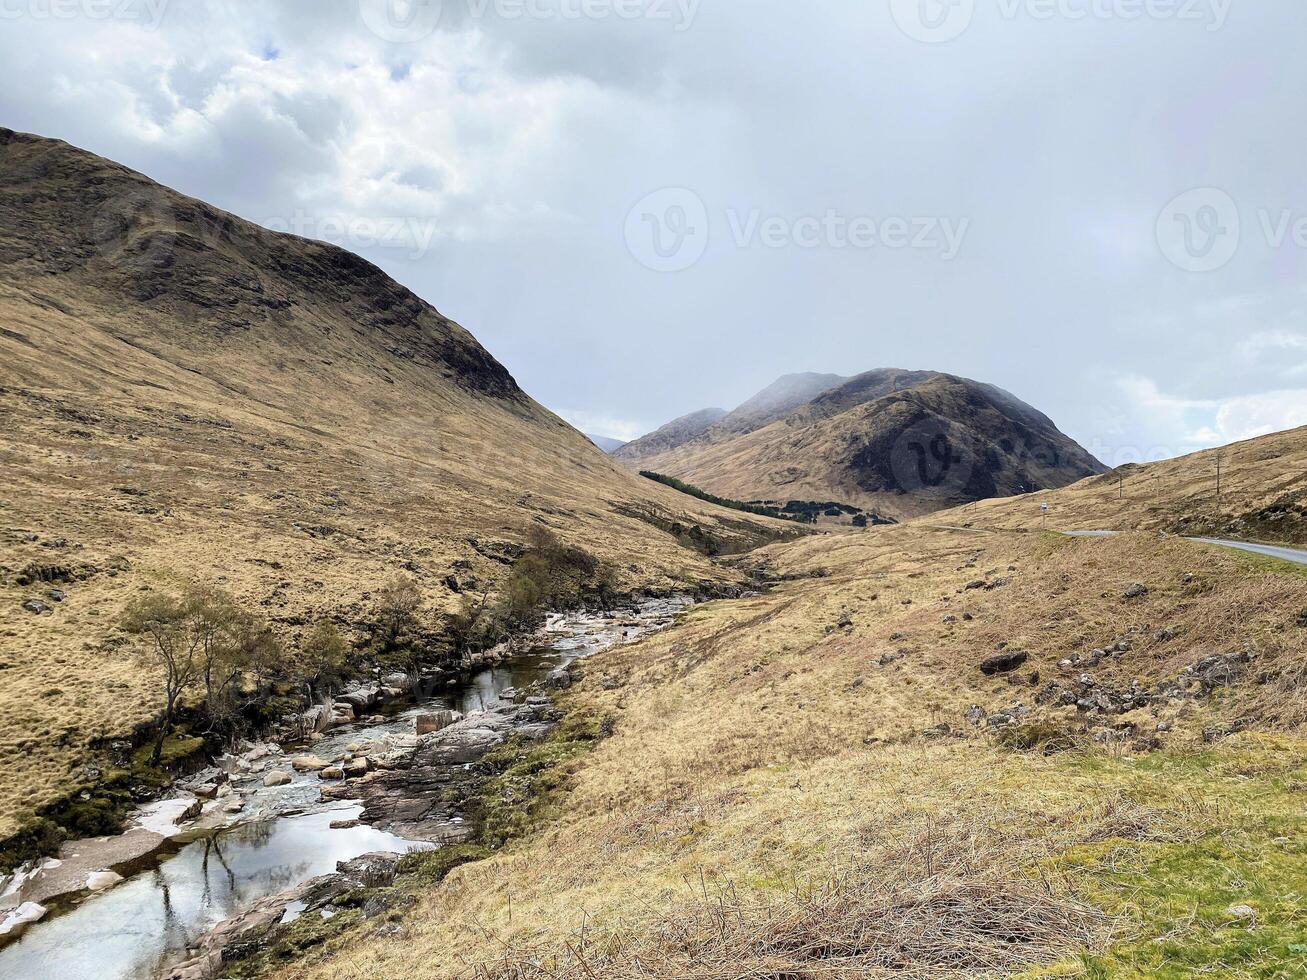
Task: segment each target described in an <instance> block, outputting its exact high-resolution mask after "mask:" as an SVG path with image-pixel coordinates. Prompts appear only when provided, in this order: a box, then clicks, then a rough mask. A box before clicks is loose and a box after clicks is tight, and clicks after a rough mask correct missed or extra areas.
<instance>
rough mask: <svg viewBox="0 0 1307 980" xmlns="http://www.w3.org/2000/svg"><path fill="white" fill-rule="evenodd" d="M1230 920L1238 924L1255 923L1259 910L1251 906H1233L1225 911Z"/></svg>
mask: <svg viewBox="0 0 1307 980" xmlns="http://www.w3.org/2000/svg"><path fill="white" fill-rule="evenodd" d="M1225 911H1226V914H1227V915H1229V916H1230V918H1232V919H1235V920H1236V921H1238V922H1255V921H1257V910H1256V909H1255V908H1253V907H1252V906H1251V905H1231V906H1230V907H1229V908H1228V909H1226V910H1225Z"/></svg>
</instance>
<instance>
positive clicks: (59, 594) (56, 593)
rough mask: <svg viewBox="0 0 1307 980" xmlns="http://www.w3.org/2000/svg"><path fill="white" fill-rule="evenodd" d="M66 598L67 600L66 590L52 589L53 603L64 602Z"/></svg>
mask: <svg viewBox="0 0 1307 980" xmlns="http://www.w3.org/2000/svg"><path fill="white" fill-rule="evenodd" d="M64 598H65V593H64V590H63V589H51V590H50V599H51V601H53V602H63V601H64Z"/></svg>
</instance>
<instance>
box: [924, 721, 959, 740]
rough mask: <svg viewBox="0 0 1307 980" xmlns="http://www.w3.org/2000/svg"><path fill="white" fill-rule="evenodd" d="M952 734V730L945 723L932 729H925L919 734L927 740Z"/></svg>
mask: <svg viewBox="0 0 1307 980" xmlns="http://www.w3.org/2000/svg"><path fill="white" fill-rule="evenodd" d="M952 733H953V728H952V727H951V726H950V725H949V723H948V722H946V721H945V722H940V723H939V724H938V725H936V726H934V727H933V728H927V729H926V730H925V731H924V732H922V733H921V734H923V735H925V736H926V737H927V738H943V737H944V736H945V735H951V734H952Z"/></svg>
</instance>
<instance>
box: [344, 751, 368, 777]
mask: <svg viewBox="0 0 1307 980" xmlns="http://www.w3.org/2000/svg"><path fill="white" fill-rule="evenodd" d="M344 768H345V778H346V779H358V778H359V777H361V776H366V775H367V774H368V769H369V768H370V766H369V765H368V760H367V759H366V758H365V757H363V756H359V757H358V758H357V759H350V760H349V762H347V763H345V767H344Z"/></svg>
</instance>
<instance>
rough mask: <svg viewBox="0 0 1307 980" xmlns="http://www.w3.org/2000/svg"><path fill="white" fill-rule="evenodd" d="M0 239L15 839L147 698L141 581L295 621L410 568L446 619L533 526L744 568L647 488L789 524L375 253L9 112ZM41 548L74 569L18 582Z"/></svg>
mask: <svg viewBox="0 0 1307 980" xmlns="http://www.w3.org/2000/svg"><path fill="white" fill-rule="evenodd" d="M142 201H144V206H142V204H141V202H142ZM115 220H117V221H118V222H119V223H120V225H121V227H123V228H125V229H126V230H125V231H122V233H121V235H122V237H121V240H115V239H114V238H113V237H112V236H108V240H107V241H105V240H104V238H105V235H106V230H107V229H113V228H115V227H118V225H115ZM0 252H3V253H4V254H5V255H6V256H7V259H6V266H5V274H4V276H3V282H0V322H2V323H3V328H4V329H3V330H0V471H3V473H4V485H3V486H2V487H0V757H3V758H5V759H7V760H11V763H12V764H11V765H10V766H9V767H8V768H7V770H6V775H5V778H4V779H3V780H0V839H2V838H4V837H5V836H7V834H8V833H9V832H10V831H11V830H12V829H13V826H14V819H15V817H16V815H17V813H18V811H19V810H20V809H23V808H31V807H35V806H37V805H39V804H41V803H43V802H46V801H48V800H49V799H50V798H51V796H52V794H55V793H57V792H58V791H59V790H60V789H61V788H62V789H64V790H67V789H69V788H71V787H70V783H71V784H74V785H75V784H76V782H77V781H78V779H79V776H80V768H81V765H82V764H83V762H84V760H85V755H86V746H87V744H88V742H90V741H91V740H94V739H97V738H103V737H109V736H117V735H121V734H124V733H126V732H129V731H130V730H131V728H132V726H134V725H135V724H137V723H138V722H141V721H143V720H145V719H147V718H148V717H149V713H150V711H151V710H152V708H151V703H150V701H149V699H148V696H147V691H148V688H149V686H150V684H151V679H150V678H149V677H148V676H142V675H141V674H140V672H138V671H137V670H136V669H135V668H134V667H133V666H132V664H131V661H130V659H129V658H127V657H125V656H117V655H114V654H113V653H112V652H110V651H109V650H107V649H106V648H105V647H104V645H103V644H104V643H105V641H106V640H112V639H113V638H114V634H115V621H116V620H117V618H118V615H119V612H120V611H121V609H122V607H123V605H124V603H125V602H126V600H127V599H129V598H130V597H131V596H132V595H134V594H135V593H136V592H137V591H138V590H140V589H143V588H164V587H168V586H169V585H171V584H172V583H175V582H176V581H177V580H178V579H180V578H182V577H191V576H194V577H198V578H202V579H206V580H208V581H210V582H213V583H217V584H221V585H222V587H223V588H224V589H226V590H227V591H229V592H231V593H233V594H234V595H235V596H236V597H238V598H239V599H240V600H241V601H242V602H243V603H244V604H246V605H247V606H249V607H250V608H252V609H253V610H255V611H258V612H261V613H263V614H265V615H267V616H268V617H269V618H271V619H272V620H273V621H274V623H275V625H276V626H277V627H278V629H279V630H280V631H281V632H282V634H283V636H284V638H286V639H287V640H289V641H291V642H293V641H294V638H295V635H296V634H297V632H298V631H299V629H300V628H301V627H302V625H303V624H305V623H307V622H311V621H312V620H313V618H315V617H317V616H330V617H332V618H334V619H336V620H337V621H339V622H340V623H341V624H342V625H344V626H345V627H346V628H352V627H357V626H358V625H359V624H360V623H361V622H362V621H363V620H364V619H365V618H366V616H367V614H368V611H369V606H370V602H371V600H370V593H371V591H372V590H373V589H374V588H375V587H376V586H377V585H378V584H379V583H381V582H383V581H385V580H386V579H388V578H390V577H391V576H392V575H394V574H395V573H396V572H400V571H403V572H404V573H406V574H408V575H411V576H413V577H415V578H416V579H417V580H418V581H419V582H420V583H421V585H422V587H423V589H424V592H425V594H426V599H427V602H426V607H425V614H426V615H427V617H428V618H429V619H431V620H434V619H435V617H436V616H438V615H439V613H440V612H441V611H443V610H444V609H447V608H451V607H452V606H453V605H454V604H455V603H456V602H457V597H456V596H455V595H454V594H453V592H451V591H450V590H449V589H448V588H447V587H446V586H445V584H444V581H445V579H446V577H447V576H448V575H450V574H451V572H455V571H457V572H458V574H459V575H460V576H462V577H463V578H468V577H472V578H474V579H476V580H477V582H478V588H479V589H490V588H493V587H494V586H495V585H496V583H497V582H498V581H499V580H500V578H501V577H502V576H503V574H504V568H505V566H504V565H503V564H502V563H501V562H499V561H496V560H494V558H493V557H486V556H485V555H484V554H482V553H481V551H486V552H489V551H490V549H491V548H493V547H495V546H499V545H502V544H505V543H514V542H517V543H520V542H521V541H522V540H523V539H524V538H525V536H526V533H527V531H528V529H529V528H531V527H532V526H533V525H545V526H547V527H549V528H552V529H553V530H554V531H556V532H557V534H558V535H559V536H560V537H561V538H562V539H564V540H565V541H567V542H568V543H569V544H575V545H579V546H581V547H584V548H586V549H587V550H588V551H590V552H591V553H592V554H594V555H595V556H596V557H597V558H599V559H601V560H604V561H606V562H609V563H610V564H612V565H613V566H615V568H616V569H617V571H618V573H619V577H620V582H621V584H622V585H624V586H626V587H628V588H636V587H639V588H651V589H661V590H668V589H672V588H677V587H685V586H693V585H696V584H710V583H721V582H724V581H729V580H731V579H736V580H738V576H733V575H732V574H731V573H730V572H729V571H727V570H725V569H723V568H722V567H721V566H719V565H717V564H714V563H713V562H711V561H709V560H708V559H707V558H705V557H704V556H703V555H701V554H699V553H697V552H696V551H694V550H693V549H691V548H687V547H684V546H682V545H681V544H680V543H678V541H677V540H676V539H675V538H673V537H672V536H671V535H670V534H667V533H665V532H663V531H660V530H658V529H657V528H656V527H653V526H651V525H650V524H648V523H646V522H644V521H642V520H640V519H638V518H635V517H629V516H624V515H625V514H626V513H628V512H630V511H631V510H632V509H633V508H637V507H638V508H640V509H641V511H651V512H653V513H655V514H658V515H660V516H661V517H662V518H663V519H664V520H665V521H667V522H671V521H681V522H682V523H684V524H686V525H693V524H700V525H702V526H703V528H704V529H705V530H706V531H707V532H708V533H709V534H711V535H712V536H714V537H716V538H718V539H720V540H721V541H722V542H723V544H724V546H725V547H726V549H727V550H730V549H731V548H736V549H738V548H742V547H745V546H747V545H748V544H749V543H756V542H757V541H758V540H765V539H766V536H767V535H769V534H771V533H776V532H778V533H792V532H793V530H794V526H793V525H784V524H781V523H780V522H771V521H768V520H766V519H765V518H754V517H752V516H749V515H743V514H738V513H736V512H733V511H726V510H722V509H719V508H714V507H711V506H710V505H707V504H704V503H702V502H700V501H697V500H694V499H693V498H690V497H686V496H684V495H682V494H678V493H676V492H675V491H672V490H670V489H667V488H665V487H660V486H657V485H655V484H653V483H650V482H649V481H645V480H640V479H639V478H637V477H635V476H634V475H632V474H629V473H627V472H625V471H623V470H621V469H620V468H618V467H616V466H614V465H613V464H612V463H611V462H610V461H608V460H607V458H606V457H605V456H604V455H603V454H602V453H601V452H600V451H599V450H597V449H596V448H595V447H594V446H592V445H591V444H590V443H589V441H588V440H586V439H585V438H584V437H583V436H582V435H581V434H580V433H578V432H576V431H575V430H573V429H572V428H571V427H569V426H568V425H566V424H565V423H564V422H562V421H561V420H560V419H558V418H556V417H555V416H553V415H552V414H551V413H549V412H548V411H546V410H545V409H544V408H542V407H541V406H540V405H538V404H536V403H535V402H533V401H532V400H531V399H530V398H529V397H527V396H526V395H525V394H523V393H521V392H520V391H518V390H517V389H516V385H514V384H513V383H512V381H511V379H509V378H508V377H507V372H504V371H503V369H502V368H501V367H499V365H497V364H495V363H494V362H493V360H492V359H491V358H490V357H489V355H488V354H486V352H485V351H484V350H482V349H481V348H480V347H479V345H477V343H476V341H475V340H473V339H472V338H471V336H470V335H469V334H467V332H466V331H464V330H463V329H462V328H461V327H459V326H458V325H457V324H454V323H452V322H451V321H449V320H447V319H445V318H444V317H442V316H441V315H440V314H439V313H438V312H436V311H435V310H434V309H432V308H431V307H430V306H428V305H427V304H425V303H423V302H422V301H421V300H420V299H418V298H417V297H416V296H413V295H412V294H411V293H408V292H407V291H406V290H404V289H403V288H402V287H400V286H399V285H398V284H397V283H394V282H392V281H391V280H389V279H387V278H386V277H385V276H384V275H382V274H381V273H380V272H379V270H376V269H372V268H371V267H369V266H367V265H366V264H365V263H363V262H361V260H358V259H355V258H353V257H350V256H347V255H345V254H344V253H342V252H340V251H339V250H337V249H333V248H331V247H330V246H326V245H322V244H319V243H314V242H309V241H306V240H301V239H294V238H291V237H290V236H274V235H271V234H270V233H267V232H263V231H261V230H259V229H256V228H254V226H252V225H249V224H247V223H245V222H242V221H239V220H238V219H235V218H234V217H232V216H231V215H225V214H223V213H221V212H218V211H217V210H216V209H213V208H209V207H207V206H206V205H203V204H201V203H200V202H197V201H193V200H190V199H187V198H184V197H182V196H181V195H177V194H175V193H173V192H171V191H169V190H167V189H166V188H160V187H158V186H157V185H154V184H151V183H150V182H149V181H147V180H146V179H145V178H143V177H141V176H140V175H138V174H133V173H131V172H129V171H127V170H125V169H124V168H121V167H117V166H116V165H113V164H111V163H109V162H107V161H104V160H99V159H98V158H95V157H92V156H90V155H89V154H84V153H81V152H79V151H76V150H73V149H72V148H70V147H68V146H66V145H64V144H61V143H57V142H55V141H49V140H36V139H33V138H27V137H15V136H13V134H10V133H8V131H3V130H0ZM760 534H761V535H762V537H761V538H760V537H759V535H760ZM32 536H35V540H29V538H30V537H32ZM472 538H475V539H477V541H478V543H479V544H480V545H481V551H478V549H477V547H474V546H473V544H472V542H471V540H470V539H472ZM60 542H62V543H60ZM487 546H489V547H487ZM118 558H124V559H126V570H124V571H121V572H117V573H116V574H115V575H113V576H111V574H110V569H111V566H112V565H113V564H114V562H115V559H118ZM456 562H467V563H469V564H470V567H469V568H466V569H463V568H458V569H456V568H455V563H456ZM32 563H37V564H41V565H57V566H67V567H70V568H72V569H73V570H74V571H75V573H76V574H77V580H76V581H74V582H71V583H52V584H50V585H33V586H28V587H20V586H18V585H17V584H16V583H15V579H16V578H17V576H18V574H19V573H20V572H21V571H22V570H23V569H24V568H26V567H27V566H28V565H29V564H32ZM52 586H53V587H57V588H60V589H63V590H64V591H65V592H66V593H67V598H66V599H65V600H64V601H63V602H62V603H54V604H52V611H51V612H49V613H46V614H43V615H40V616H35V615H33V614H31V613H29V612H27V611H24V610H23V609H22V608H21V604H22V603H23V602H24V601H25V600H27V599H30V598H37V599H47V601H48V598H47V597H48V594H49V590H50V588H51V587H52Z"/></svg>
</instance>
